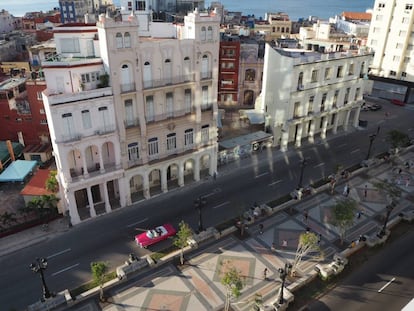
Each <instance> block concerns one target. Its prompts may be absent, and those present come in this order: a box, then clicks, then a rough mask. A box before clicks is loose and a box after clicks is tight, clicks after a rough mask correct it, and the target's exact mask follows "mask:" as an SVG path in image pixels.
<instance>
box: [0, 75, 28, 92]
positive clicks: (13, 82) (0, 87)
mask: <svg viewBox="0 0 414 311" xmlns="http://www.w3.org/2000/svg"><path fill="white" fill-rule="evenodd" d="M25 82H26V78H12V79H8V80H5V81H3V82H2V83H0V91H5V90H10V89H12V88H15V87H17V86H19V85H20V84H23V83H25Z"/></svg>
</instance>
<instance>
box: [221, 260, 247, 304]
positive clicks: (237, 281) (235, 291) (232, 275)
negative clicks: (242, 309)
mask: <svg viewBox="0 0 414 311" xmlns="http://www.w3.org/2000/svg"><path fill="white" fill-rule="evenodd" d="M222 268H223V269H227V271H226V272H224V274H223V277H222V278H221V284H223V285H224V286H225V288H226V302H225V305H224V311H228V310H229V309H230V300H231V298H232V297H234V298H237V297H239V296H240V295H241V290H242V289H243V286H244V284H243V277H242V275H241V272H240V271H239V270H237V269H236V268H235V267H233V266H231V264H230V263H229V262H227V263H226V264H225V265H223V264H222Z"/></svg>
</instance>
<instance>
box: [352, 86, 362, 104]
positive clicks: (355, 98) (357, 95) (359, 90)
mask: <svg viewBox="0 0 414 311" xmlns="http://www.w3.org/2000/svg"><path fill="white" fill-rule="evenodd" d="M359 93H361V88H359V87H358V88H357V89H356V90H355V97H354V100H355V101H357V100H358V97H359Z"/></svg>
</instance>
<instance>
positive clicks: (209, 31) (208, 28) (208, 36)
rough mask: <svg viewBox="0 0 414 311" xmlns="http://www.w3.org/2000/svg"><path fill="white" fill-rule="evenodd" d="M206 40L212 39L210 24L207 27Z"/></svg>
mask: <svg viewBox="0 0 414 311" xmlns="http://www.w3.org/2000/svg"><path fill="white" fill-rule="evenodd" d="M207 40H208V41H211V40H213V27H211V26H208V27H207Z"/></svg>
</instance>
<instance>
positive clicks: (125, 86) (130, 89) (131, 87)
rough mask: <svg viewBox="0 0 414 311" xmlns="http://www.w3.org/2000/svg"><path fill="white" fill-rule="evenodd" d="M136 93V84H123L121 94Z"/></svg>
mask: <svg viewBox="0 0 414 311" xmlns="http://www.w3.org/2000/svg"><path fill="white" fill-rule="evenodd" d="M129 92H135V83H123V84H121V93H129Z"/></svg>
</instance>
